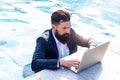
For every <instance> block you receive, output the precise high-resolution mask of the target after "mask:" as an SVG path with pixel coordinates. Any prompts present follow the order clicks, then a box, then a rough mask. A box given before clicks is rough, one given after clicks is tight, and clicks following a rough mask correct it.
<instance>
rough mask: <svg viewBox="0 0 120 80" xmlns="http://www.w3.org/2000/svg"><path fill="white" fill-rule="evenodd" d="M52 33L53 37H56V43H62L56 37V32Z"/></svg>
mask: <svg viewBox="0 0 120 80" xmlns="http://www.w3.org/2000/svg"><path fill="white" fill-rule="evenodd" d="M52 34H53V37H54V39H55V42H56V43H61V42H60V41H58V39H57V38H56V37H55V34H54V33H53V31H52Z"/></svg>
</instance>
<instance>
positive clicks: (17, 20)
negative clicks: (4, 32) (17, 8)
mask: <svg viewBox="0 0 120 80" xmlns="http://www.w3.org/2000/svg"><path fill="white" fill-rule="evenodd" d="M0 21H3V22H21V23H26V24H29V22H27V21H24V20H20V19H0Z"/></svg>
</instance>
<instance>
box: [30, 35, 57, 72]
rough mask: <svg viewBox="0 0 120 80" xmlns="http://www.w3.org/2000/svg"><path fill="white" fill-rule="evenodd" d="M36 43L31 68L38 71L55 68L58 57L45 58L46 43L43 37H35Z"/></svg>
mask: <svg viewBox="0 0 120 80" xmlns="http://www.w3.org/2000/svg"><path fill="white" fill-rule="evenodd" d="M36 43H37V44H36V48H35V52H34V54H33V59H32V64H31V68H32V70H33V71H35V72H38V71H40V70H43V69H56V68H57V62H58V59H46V54H47V47H46V45H47V43H46V41H45V39H43V38H41V37H40V38H38V39H37V42H36ZM51 55H52V54H51Z"/></svg>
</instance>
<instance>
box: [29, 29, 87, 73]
mask: <svg viewBox="0 0 120 80" xmlns="http://www.w3.org/2000/svg"><path fill="white" fill-rule="evenodd" d="M70 32H71V34H70V40H69V41H68V43H67V45H68V48H69V50H70V54H72V53H74V52H76V51H77V45H80V46H83V47H89V44H88V41H89V39H86V38H83V37H82V36H79V35H77V34H76V33H75V31H74V30H73V29H71V30H70ZM58 58H59V54H58V49H57V45H56V42H55V39H54V37H53V35H52V29H50V30H46V31H45V32H44V33H43V34H42V36H40V37H39V38H37V40H36V48H35V52H34V54H33V59H32V64H31V68H32V70H33V71H34V72H38V71H40V70H43V69H57V68H58V67H57V63H58V60H59V59H58Z"/></svg>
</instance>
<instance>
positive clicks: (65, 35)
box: [62, 33, 70, 37]
mask: <svg viewBox="0 0 120 80" xmlns="http://www.w3.org/2000/svg"><path fill="white" fill-rule="evenodd" d="M69 35H70V33H65V34H63V35H62V36H63V37H68V36H69Z"/></svg>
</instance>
